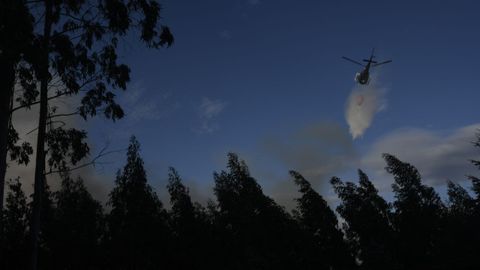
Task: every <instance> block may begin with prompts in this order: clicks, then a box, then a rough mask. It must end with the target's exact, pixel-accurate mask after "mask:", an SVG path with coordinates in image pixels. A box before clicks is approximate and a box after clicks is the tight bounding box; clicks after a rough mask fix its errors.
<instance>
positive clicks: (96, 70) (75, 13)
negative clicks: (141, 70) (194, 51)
mask: <svg viewBox="0 0 480 270" xmlns="http://www.w3.org/2000/svg"><path fill="white" fill-rule="evenodd" d="M28 4H29V11H30V14H33V16H34V25H35V27H34V31H33V39H32V42H31V46H30V47H29V48H31V50H34V51H30V52H27V53H26V54H27V55H29V56H30V58H29V59H28V65H27V68H25V69H23V70H22V72H25V73H27V74H28V75H29V76H26V75H25V76H23V77H26V78H32V80H34V81H35V84H34V85H33V87H28V88H25V89H24V91H25V92H24V94H23V95H22V96H21V97H20V98H19V100H18V103H20V106H26V107H29V106H32V105H34V104H38V106H39V116H38V117H39V118H38V128H37V130H36V131H37V145H36V151H35V184H34V196H33V213H32V215H33V216H32V224H31V239H32V257H31V262H30V263H31V269H36V265H37V245H38V235H39V228H40V226H39V225H40V219H41V218H40V212H41V210H40V209H41V207H40V206H41V199H42V193H43V187H44V186H45V185H44V182H45V175H46V173H49V172H58V171H60V172H61V171H66V170H69V169H71V166H76V165H78V163H79V162H80V161H81V160H82V159H83V158H84V157H85V156H87V155H88V154H89V150H90V149H89V147H88V145H87V144H86V143H85V138H86V136H87V134H86V132H85V131H82V130H77V129H74V128H70V129H64V128H62V126H61V125H60V126H59V125H58V123H62V121H61V120H59V119H61V118H62V117H66V116H70V115H80V116H81V117H82V118H84V119H88V118H89V117H93V116H95V115H96V114H97V113H102V114H103V115H104V116H105V117H107V118H109V119H112V120H117V119H119V118H121V117H122V116H123V114H124V113H123V111H122V109H121V107H120V105H119V104H117V103H116V101H115V94H114V91H115V90H125V89H126V88H127V83H128V82H129V80H130V68H129V67H128V66H127V65H125V64H121V63H119V61H118V55H117V49H118V45H119V43H120V42H122V40H125V39H127V38H128V37H129V35H130V33H131V32H136V33H138V38H139V40H140V41H142V42H143V43H145V45H146V46H147V47H149V48H159V47H162V46H170V45H171V44H172V42H173V36H172V34H171V33H170V30H169V28H168V27H166V26H163V25H161V24H160V11H161V8H160V4H159V3H158V2H157V1H149V0H99V1H96V0H76V1H71V0H39V1H30V2H28ZM78 94H81V99H80V103H79V104H78V106H77V108H76V109H75V111H73V112H67V113H61V112H59V111H58V110H57V108H56V107H55V106H52V104H51V101H52V100H53V99H56V98H59V97H72V96H76V95H78ZM15 109H16V108H12V110H15ZM47 157H48V165H49V167H50V170H49V171H47V170H46V161H47Z"/></svg>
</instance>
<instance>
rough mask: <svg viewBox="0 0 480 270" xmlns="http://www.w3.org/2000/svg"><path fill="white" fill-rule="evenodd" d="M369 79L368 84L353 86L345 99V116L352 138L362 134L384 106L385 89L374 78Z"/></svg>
mask: <svg viewBox="0 0 480 270" xmlns="http://www.w3.org/2000/svg"><path fill="white" fill-rule="evenodd" d="M370 80H371V81H370V83H369V84H368V85H357V86H356V87H355V88H353V89H352V92H351V93H350V96H349V97H348V99H347V104H346V108H345V118H346V120H347V123H348V126H349V127H350V134H351V135H352V137H353V138H354V139H356V138H358V137H361V136H363V134H364V133H365V131H366V130H367V129H368V128H369V127H370V125H371V124H372V121H373V118H374V117H375V114H376V113H378V112H379V111H381V110H383V109H385V107H386V100H385V98H384V96H385V92H386V90H385V89H384V88H381V87H380V86H379V85H378V84H377V82H376V80H375V78H371V79H370Z"/></svg>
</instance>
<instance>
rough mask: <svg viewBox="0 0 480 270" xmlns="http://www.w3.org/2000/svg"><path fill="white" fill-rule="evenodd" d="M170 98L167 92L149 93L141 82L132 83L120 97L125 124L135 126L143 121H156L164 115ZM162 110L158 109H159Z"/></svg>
mask: <svg viewBox="0 0 480 270" xmlns="http://www.w3.org/2000/svg"><path fill="white" fill-rule="evenodd" d="M170 97H171V93H170V92H168V91H159V92H157V93H149V92H148V91H147V89H146V88H145V87H144V86H143V84H142V83H141V82H135V83H133V84H132V85H131V86H130V87H129V89H128V91H127V92H126V93H125V94H124V95H123V96H122V97H121V99H120V102H119V103H120V104H121V105H122V107H123V109H124V111H125V119H124V121H125V122H128V123H129V124H135V123H138V122H140V121H143V120H158V119H160V118H162V117H163V116H164V115H165V114H166V113H167V111H166V110H167V109H168V108H169V106H166V103H167V101H168V100H169V98H170ZM161 107H162V108H163V109H160V108H161Z"/></svg>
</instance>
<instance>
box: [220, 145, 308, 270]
mask: <svg viewBox="0 0 480 270" xmlns="http://www.w3.org/2000/svg"><path fill="white" fill-rule="evenodd" d="M227 167H228V171H221V172H220V173H215V174H214V179H215V187H214V193H215V195H216V197H217V201H218V205H217V211H218V213H216V218H215V222H216V225H215V226H219V227H220V228H224V232H223V235H222V238H221V239H220V243H219V245H220V249H221V253H220V256H221V259H222V260H223V261H222V262H221V263H223V265H222V266H223V268H228V269H291V268H292V267H295V266H298V263H297V262H298V261H300V256H299V254H298V253H297V252H298V251H297V249H296V248H297V245H296V242H295V240H296V239H295V226H296V224H295V222H294V220H293V219H292V218H291V217H290V216H289V215H288V214H287V213H286V212H285V211H284V209H283V208H282V207H280V206H278V205H277V204H276V203H275V202H274V201H273V200H272V199H271V198H269V197H267V196H265V195H264V194H263V191H262V189H261V187H260V186H259V185H258V183H257V181H256V180H255V179H254V178H253V177H251V176H250V173H249V171H248V167H247V165H246V164H245V162H244V161H240V160H239V159H238V156H237V155H235V154H232V153H230V154H229V155H228V166H227Z"/></svg>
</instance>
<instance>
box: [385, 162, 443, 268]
mask: <svg viewBox="0 0 480 270" xmlns="http://www.w3.org/2000/svg"><path fill="white" fill-rule="evenodd" d="M383 157H384V159H385V161H386V162H387V167H386V168H385V169H386V170H387V172H389V173H391V174H392V175H393V176H394V180H395V183H394V184H393V185H392V188H393V192H394V193H395V202H394V207H395V215H394V219H393V220H394V226H395V229H396V230H397V231H398V246H399V254H398V255H399V258H400V260H401V261H402V263H403V264H404V266H405V267H406V268H407V269H412V268H424V267H433V266H435V265H438V263H439V260H438V249H437V244H438V241H437V240H438V239H439V238H438V237H439V235H440V232H441V230H442V228H441V225H440V224H441V218H442V214H443V211H444V206H443V203H442V202H441V200H440V197H439V196H438V194H437V193H436V192H435V190H434V189H433V188H432V187H428V186H425V185H423V184H422V182H421V176H420V173H419V172H418V170H417V169H416V168H415V167H414V166H412V165H410V164H408V163H404V162H402V161H400V160H399V159H397V158H396V157H395V156H392V155H390V154H384V155H383Z"/></svg>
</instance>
